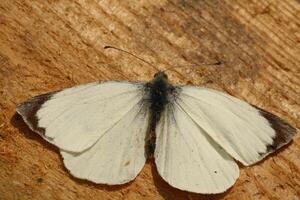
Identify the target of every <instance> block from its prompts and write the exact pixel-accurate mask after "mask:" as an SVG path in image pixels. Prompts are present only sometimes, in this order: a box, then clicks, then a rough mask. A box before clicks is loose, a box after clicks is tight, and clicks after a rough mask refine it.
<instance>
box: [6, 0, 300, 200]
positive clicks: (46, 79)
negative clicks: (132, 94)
mask: <svg viewBox="0 0 300 200" xmlns="http://www.w3.org/2000/svg"><path fill="white" fill-rule="evenodd" d="M105 45H114V46H116V47H120V48H123V49H126V50H128V51H130V52H132V53H134V54H136V55H138V56H139V57H141V58H144V59H145V60H147V61H149V62H151V63H153V64H154V65H155V66H157V67H156V68H154V67H151V66H149V65H147V64H145V63H142V62H140V61H138V60H137V59H135V58H133V57H131V56H129V55H126V54H122V53H120V52H117V51H114V50H104V49H103V46H105ZM215 61H222V62H225V64H224V65H220V66H203V67H193V66H191V65H194V64H197V63H209V62H215ZM170 66H187V68H176V69H173V70H170V71H168V75H169V78H170V79H171V82H173V83H174V84H191V85H202V86H207V87H211V88H215V89H219V90H221V91H226V92H228V93H230V94H232V95H234V96H237V97H239V98H241V99H244V100H246V101H248V102H250V103H252V104H254V105H257V106H260V107H262V108H264V109H266V110H268V111H271V112H273V113H275V114H277V115H279V116H280V117H282V118H284V119H286V120H287V121H288V122H289V123H291V124H292V125H293V126H295V127H296V128H297V129H298V130H299V127H300V121H299V119H300V2H299V1H296V0H286V1H282V0H266V1H258V0H250V1H248V0H241V1H233V0H225V1H221V0H220V1H218V0H204V1H192V0H191V1H180V0H169V1H166V0H162V1H161V0H154V1H146V0H143V1H131V0H125V1H115V0H111V1H106V0H103V1H100V0H99V1H97V0H74V1H73V0H48V1H37V0H36V1H31V0H19V1H17V0H1V1H0V95H1V96H0V109H1V111H0V199H154V200H156V199H175V200H177V199H300V168H299V167H300V158H299V157H300V138H299V133H298V134H297V135H296V137H295V139H294V142H293V143H292V144H291V145H289V146H287V147H286V148H284V149H282V150H281V151H279V152H278V153H275V154H272V155H271V156H269V157H268V158H267V159H265V160H264V161H262V162H260V163H258V164H257V165H254V166H251V167H247V168H246V167H243V168H241V173H240V178H239V179H238V181H237V183H236V184H235V185H234V187H233V188H232V189H231V190H229V191H228V192H226V193H224V194H220V195H197V194H192V193H187V192H183V191H180V190H177V189H174V188H172V187H170V186H169V185H168V184H167V183H165V182H164V181H162V179H161V178H160V177H159V176H158V174H157V171H156V169H155V166H154V162H153V160H149V161H148V162H147V164H146V165H145V167H144V169H143V170H142V172H141V173H140V174H139V175H138V177H137V178H136V179H135V180H134V181H132V182H131V183H129V184H125V185H122V186H105V185H96V184H93V183H90V182H88V181H82V180H79V179H76V178H73V177H71V176H70V175H69V173H68V172H67V171H66V169H65V168H64V166H63V163H62V159H61V158H60V155H59V152H58V150H57V149H56V148H55V147H53V146H52V145H50V144H48V143H46V142H45V141H43V139H41V138H40V137H39V136H38V135H37V134H35V133H33V132H32V131H30V130H29V129H28V128H27V127H26V125H25V123H24V122H23V121H22V120H21V119H20V117H19V116H17V115H16V114H15V107H16V104H18V103H20V102H22V101H24V100H26V99H27V98H29V97H32V96H35V95H38V94H42V93H46V92H50V91H53V90H57V89H62V88H65V87H70V86H74V85H77V84H81V83H87V82H92V81H96V80H116V79H119V80H146V81H147V80H150V79H151V78H152V76H153V74H154V73H155V72H157V70H158V69H165V68H167V67H170Z"/></svg>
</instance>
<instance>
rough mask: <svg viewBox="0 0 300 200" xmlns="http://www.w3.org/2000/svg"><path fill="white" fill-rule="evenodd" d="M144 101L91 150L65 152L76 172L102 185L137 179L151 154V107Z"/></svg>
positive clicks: (65, 158) (76, 175)
mask: <svg viewBox="0 0 300 200" xmlns="http://www.w3.org/2000/svg"><path fill="white" fill-rule="evenodd" d="M143 103H146V102H143V101H142V102H140V103H139V104H137V105H135V106H134V107H133V108H132V109H131V110H130V111H129V112H128V113H127V114H126V115H124V117H123V118H122V119H120V121H118V122H117V123H116V124H115V125H114V126H113V127H112V128H111V129H109V130H108V131H107V132H106V133H105V134H104V135H102V136H101V138H100V139H99V140H98V141H97V142H96V143H95V144H94V145H93V146H92V147H90V148H89V149H87V150H86V151H83V152H81V153H69V152H66V151H63V150H62V151H61V155H62V157H63V159H64V164H65V166H66V168H67V169H68V170H69V171H70V173H71V174H72V175H74V176H75V177H78V178H82V179H87V180H90V181H93V182H95V183H102V184H110V185H115V184H122V183H126V182H128V181H131V180H132V179H134V178H135V177H136V176H137V174H138V173H139V172H140V171H141V169H142V168H143V166H144V164H145V161H146V158H147V155H146V152H145V138H146V132H147V128H148V120H149V109H148V106H146V105H144V104H143Z"/></svg>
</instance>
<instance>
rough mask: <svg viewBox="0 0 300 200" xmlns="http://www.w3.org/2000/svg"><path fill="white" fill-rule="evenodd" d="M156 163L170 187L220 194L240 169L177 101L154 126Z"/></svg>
mask: <svg viewBox="0 0 300 200" xmlns="http://www.w3.org/2000/svg"><path fill="white" fill-rule="evenodd" d="M154 155H155V163H156V167H157V170H158V172H159V174H160V176H161V177H162V178H163V179H164V180H165V181H166V182H168V183H169V184H170V185H171V186H173V187H176V188H178V189H181V190H186V191H190V192H196V193H206V194H212V193H220V192H224V191H225V190H227V189H228V188H229V187H230V186H232V185H233V184H234V182H235V181H236V179H237V178H238V176H239V168H238V166H237V164H236V163H235V161H234V160H233V159H232V157H231V156H230V155H229V154H228V153H226V152H225V151H224V150H223V149H222V148H221V147H220V146H219V145H217V143H215V142H214V141H213V140H212V139H211V138H210V137H209V136H208V134H207V133H206V132H205V131H204V130H203V129H202V128H201V127H200V126H198V125H197V124H196V123H195V122H194V121H193V119H192V118H191V117H190V116H189V115H188V114H187V113H186V112H185V111H184V110H182V108H180V106H179V105H178V104H176V103H175V102H174V103H170V104H168V105H167V106H166V108H165V111H164V112H163V114H162V116H161V119H160V121H159V123H158V125H157V127H156V148H155V154H154Z"/></svg>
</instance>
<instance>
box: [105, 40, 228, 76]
mask: <svg viewBox="0 0 300 200" xmlns="http://www.w3.org/2000/svg"><path fill="white" fill-rule="evenodd" d="M104 49H115V50H118V51H122V52H124V53H127V54H129V55H131V56H133V57H135V58H137V59H139V60H140V61H143V62H144V63H147V64H148V65H150V66H152V67H154V69H157V68H156V67H155V66H154V65H153V64H151V63H150V62H148V61H146V60H144V59H142V58H140V57H138V56H136V55H134V54H133V53H130V52H129V51H126V50H123V49H120V48H117V47H114V46H104ZM221 64H223V62H222V61H217V62H215V63H202V64H197V65H191V66H186V67H183V66H171V67H168V68H167V69H165V70H163V71H162V72H165V71H168V70H171V69H175V68H179V67H181V68H188V67H193V66H194V67H199V66H201V65H207V66H209V65H221Z"/></svg>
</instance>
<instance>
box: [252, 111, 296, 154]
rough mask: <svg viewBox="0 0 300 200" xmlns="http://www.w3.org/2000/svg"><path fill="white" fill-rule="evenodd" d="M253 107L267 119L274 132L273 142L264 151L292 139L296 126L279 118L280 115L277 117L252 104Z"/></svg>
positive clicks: (274, 149)
mask: <svg viewBox="0 0 300 200" xmlns="http://www.w3.org/2000/svg"><path fill="white" fill-rule="evenodd" d="M253 107H255V108H256V109H258V110H259V113H260V114H261V115H262V116H263V117H264V118H265V119H267V120H268V122H269V123H270V125H271V127H272V128H273V130H274V131H275V133H276V134H275V137H274V138H273V143H272V144H270V145H268V146H267V151H266V152H265V153H267V154H269V153H272V152H274V151H276V150H277V149H279V148H281V147H283V146H284V145H286V144H288V143H290V142H291V141H292V139H293V137H294V136H295V135H296V133H297V130H296V128H294V127H293V126H291V125H290V124H289V123H287V122H286V121H285V120H283V119H281V118H280V117H278V116H276V115H274V114H272V113H270V112H268V111H266V110H263V109H261V108H258V107H256V106H253Z"/></svg>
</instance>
